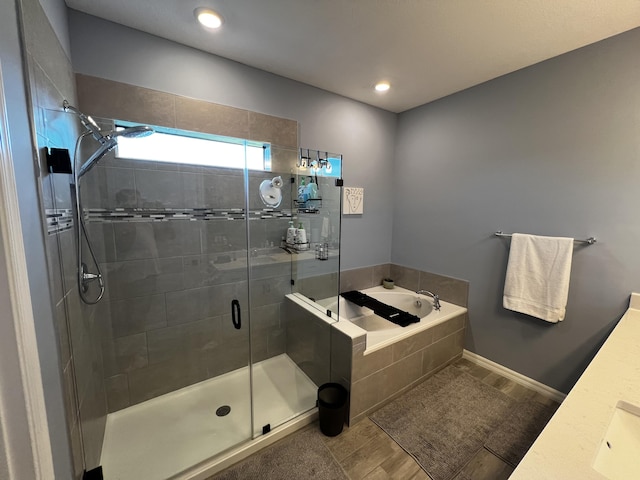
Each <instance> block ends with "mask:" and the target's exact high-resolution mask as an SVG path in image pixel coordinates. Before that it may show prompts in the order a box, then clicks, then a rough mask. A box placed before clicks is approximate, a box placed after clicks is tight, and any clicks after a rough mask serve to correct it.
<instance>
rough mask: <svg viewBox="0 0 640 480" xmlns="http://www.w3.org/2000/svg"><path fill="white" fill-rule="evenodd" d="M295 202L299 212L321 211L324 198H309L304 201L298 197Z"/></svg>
mask: <svg viewBox="0 0 640 480" xmlns="http://www.w3.org/2000/svg"><path fill="white" fill-rule="evenodd" d="M293 204H294V205H295V208H296V210H297V211H298V213H320V209H321V208H322V199H321V198H308V199H307V200H304V201H300V200H297V199H296V200H294V201H293Z"/></svg>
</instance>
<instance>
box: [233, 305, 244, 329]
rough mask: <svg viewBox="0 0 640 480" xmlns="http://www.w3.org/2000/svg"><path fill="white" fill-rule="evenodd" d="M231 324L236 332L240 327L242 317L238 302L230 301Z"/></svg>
mask: <svg viewBox="0 0 640 480" xmlns="http://www.w3.org/2000/svg"><path fill="white" fill-rule="evenodd" d="M231 322H232V323H233V326H234V327H236V329H237V330H240V328H241V327H242V317H241V315H240V302H239V301H238V300H232V301H231Z"/></svg>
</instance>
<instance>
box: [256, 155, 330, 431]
mask: <svg viewBox="0 0 640 480" xmlns="http://www.w3.org/2000/svg"><path fill="white" fill-rule="evenodd" d="M268 155H269V162H267V165H268V166H270V168H265V169H264V170H262V171H259V170H250V171H249V177H248V185H249V187H248V189H247V193H248V199H247V203H248V208H249V222H248V229H249V238H250V248H251V252H250V256H249V266H250V269H249V292H250V300H251V359H252V385H253V390H252V391H253V418H254V431H253V433H254V436H258V435H262V434H263V433H267V432H269V431H270V430H271V429H273V428H275V427H277V426H279V425H281V424H283V423H285V422H287V421H289V420H291V419H293V418H295V417H297V416H299V415H300V414H302V413H304V412H306V411H308V410H310V409H312V408H314V406H315V401H316V390H317V386H316V385H315V384H314V383H313V382H312V381H311V380H310V379H309V377H308V376H307V375H306V374H305V373H304V372H303V370H302V369H301V368H300V366H299V365H297V364H296V362H295V361H294V360H293V359H292V357H295V355H293V354H292V352H291V350H292V348H293V345H292V342H293V341H294V338H293V337H292V336H291V335H289V334H290V333H291V331H290V330H288V326H290V324H289V325H288V322H289V320H290V319H288V318H287V310H286V305H285V304H286V302H287V301H289V300H288V299H287V298H286V296H287V295H288V294H290V293H292V288H293V286H292V275H291V272H292V268H293V264H294V263H295V262H296V259H297V258H298V257H300V258H301V257H303V256H307V255H309V251H308V250H306V251H300V252H299V253H295V252H293V251H292V250H291V249H288V248H282V247H286V234H287V228H288V227H289V222H292V221H295V220H296V219H297V217H296V215H295V211H294V207H293V197H292V192H293V189H294V186H295V184H294V183H293V179H294V178H293V175H292V173H291V172H292V171H293V169H294V168H295V163H296V160H297V150H296V149H286V148H279V147H271V148H270V149H269V151H268ZM261 187H262V188H261Z"/></svg>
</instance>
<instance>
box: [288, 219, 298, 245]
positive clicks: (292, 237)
mask: <svg viewBox="0 0 640 480" xmlns="http://www.w3.org/2000/svg"><path fill="white" fill-rule="evenodd" d="M297 233H298V230H297V229H296V227H294V226H293V221H290V222H289V228H287V243H288V244H289V245H293V244H294V243H296V236H297Z"/></svg>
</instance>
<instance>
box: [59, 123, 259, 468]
mask: <svg viewBox="0 0 640 480" xmlns="http://www.w3.org/2000/svg"><path fill="white" fill-rule="evenodd" d="M105 128H108V127H105ZM185 139H187V140H186V141H187V142H191V141H193V140H197V141H205V142H206V141H212V139H210V138H207V137H206V136H203V135H199V134H194V133H191V132H181V131H175V130H171V131H170V132H167V131H166V130H164V131H162V130H161V131H158V132H156V134H154V135H151V136H149V137H146V138H140V139H132V140H131V142H132V143H131V144H130V145H131V146H137V147H139V148H138V151H139V153H136V150H135V149H134V150H131V149H128V148H125V143H122V144H120V145H119V147H118V149H117V151H112V152H109V153H108V154H107V155H106V156H105V157H104V158H103V159H102V160H101V161H100V163H99V164H98V165H97V166H96V167H95V168H93V169H92V170H91V171H90V172H88V173H87V175H85V176H84V177H83V178H82V179H81V181H82V185H81V187H82V190H81V192H82V196H83V198H82V203H83V205H82V209H83V212H84V215H85V218H86V223H87V233H88V237H89V240H90V241H91V243H92V244H93V246H94V251H95V252H96V255H97V257H98V263H100V267H101V271H102V272H103V275H104V279H105V284H106V293H105V296H104V298H103V299H102V300H101V302H100V303H99V304H98V305H99V306H101V308H100V313H98V314H97V315H98V316H99V318H96V321H95V324H96V325H98V326H99V328H100V330H101V331H100V335H97V336H94V337H93V338H89V337H87V336H86V335H85V336H84V338H80V336H78V341H77V342H76V339H75V338H74V337H73V336H72V343H73V344H72V347H73V351H74V356H75V355H78V358H80V356H79V355H80V354H81V352H83V351H87V350H88V351H93V350H94V349H95V351H101V352H102V358H103V360H104V372H103V373H100V375H102V376H103V378H101V380H102V381H103V382H104V385H105V389H106V398H107V408H108V412H104V413H102V414H101V421H102V422H104V421H105V418H104V417H105V416H106V429H105V430H106V431H105V434H104V436H102V435H101V432H99V431H98V430H97V429H95V428H93V429H92V428H87V429H83V437H84V438H83V440H84V443H85V445H97V446H100V445H101V455H100V451H99V450H98V458H99V460H100V464H101V465H102V467H103V470H104V477H105V479H107V480H110V479H116V478H118V479H123V480H127V479H132V480H133V479H140V478H145V479H157V480H161V479H166V478H169V477H172V476H174V475H177V474H179V472H181V471H184V470H186V469H189V468H191V467H193V466H194V465H196V464H198V463H200V462H203V461H206V460H207V459H209V458H211V457H212V456H215V455H217V454H219V453H220V452H222V451H224V450H227V449H229V448H232V447H234V446H235V445H238V444H240V443H242V442H244V441H247V440H249V439H251V437H252V428H251V426H252V418H251V384H250V375H251V371H250V348H249V331H250V328H249V296H248V291H249V286H248V282H247V278H248V262H247V259H248V256H249V248H248V247H249V245H248V239H247V230H246V211H245V207H246V205H245V199H246V194H245V185H246V182H245V178H246V165H245V162H246V161H245V157H244V155H245V148H244V144H243V142H242V141H236V140H232V139H229V142H227V143H228V144H229V145H231V147H230V148H231V150H237V152H238V153H239V156H237V157H236V158H235V159H234V160H233V161H234V162H235V163H234V166H233V167H226V166H214V165H206V164H205V163H203V161H202V156H201V155H195V154H193V153H191V152H189V151H188V150H186V149H184V148H182V147H181V148H180V155H173V156H169V158H167V156H168V155H167V152H168V151H169V150H168V147H166V146H164V147H162V148H160V149H159V148H158V147H157V144H158V143H159V142H160V143H161V142H162V141H165V140H167V141H169V142H173V143H176V142H178V143H179V142H182V141H185ZM216 140H220V139H219V138H217V139H216ZM92 141H93V140H92V139H91V138H87V139H85V142H86V143H87V148H88V147H90V146H91V142H92ZM138 142H139V143H138ZM82 151H84V149H83V150H82ZM199 151H201V150H199ZM90 153H91V152H89V154H90ZM229 155H232V154H231V153H230V154H229ZM234 155H235V154H234ZM178 159H179V160H178ZM213 160H216V158H213ZM83 261H85V262H86V263H89V262H90V261H91V259H90V258H85V259H83ZM79 311H80V313H81V309H79ZM84 321H86V320H85V319H83V318H79V319H77V320H73V321H72V322H70V323H72V324H76V325H82V324H83V322H84ZM96 341H97V343H96ZM90 342H94V343H90ZM76 352H77V353H76ZM78 373H81V372H78ZM84 377H85V375H83V376H80V375H77V377H76V382H77V385H78V395H79V402H80V404H81V408H80V413H81V422H82V424H83V425H84V424H86V425H87V426H89V427H91V426H92V425H95V424H96V423H97V422H98V421H99V420H100V419H98V418H96V415H97V414H98V412H96V411H95V410H94V409H88V408H86V409H83V406H82V405H83V402H84V404H86V405H90V404H89V403H86V402H87V400H83V397H84V396H86V394H85V393H84V392H87V391H90V390H89V387H90V385H91V384H90V383H89V381H90V379H89V380H87V379H85V378H84ZM83 410H86V418H83V415H84V413H83ZM106 413H108V415H106ZM103 439H104V441H103ZM86 450H87V449H86V448H85V451H86ZM93 450H95V448H94V449H93ZM88 460H89V459H88ZM92 462H93V465H94V466H95V465H96V463H95V459H94V460H92ZM86 464H87V465H90V462H89V461H86Z"/></svg>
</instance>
